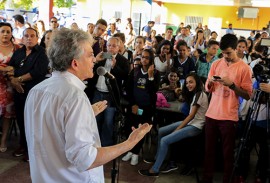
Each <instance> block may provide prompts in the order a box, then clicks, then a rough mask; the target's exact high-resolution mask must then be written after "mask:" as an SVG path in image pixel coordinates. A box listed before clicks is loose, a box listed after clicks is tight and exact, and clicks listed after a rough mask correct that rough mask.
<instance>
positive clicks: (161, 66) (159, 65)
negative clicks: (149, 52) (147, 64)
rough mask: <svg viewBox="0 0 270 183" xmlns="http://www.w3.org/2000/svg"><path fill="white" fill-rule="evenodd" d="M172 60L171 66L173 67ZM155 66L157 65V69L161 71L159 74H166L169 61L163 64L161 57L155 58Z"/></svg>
mask: <svg viewBox="0 0 270 183" xmlns="http://www.w3.org/2000/svg"><path fill="white" fill-rule="evenodd" d="M172 62H173V61H172V59H170V65H172ZM154 64H155V67H156V69H157V70H158V71H159V72H166V69H167V61H165V62H161V60H160V58H159V57H155V59H154Z"/></svg>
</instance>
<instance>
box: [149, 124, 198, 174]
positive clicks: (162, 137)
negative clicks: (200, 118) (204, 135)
mask: <svg viewBox="0 0 270 183" xmlns="http://www.w3.org/2000/svg"><path fill="white" fill-rule="evenodd" d="M181 123H182V121H181V122H176V123H173V124H170V125H168V126H164V127H162V128H160V129H159V130H158V149H157V154H156V162H155V164H154V165H153V167H152V170H153V171H154V172H159V169H160V167H161V165H162V163H163V161H164V159H165V157H166V155H167V152H168V148H169V145H171V144H173V143H175V142H178V141H180V140H183V139H186V138H190V137H194V136H197V135H199V134H200V133H201V132H202V130H200V129H199V128H197V127H194V126H192V125H187V126H185V127H184V128H182V129H180V130H177V131H176V132H173V131H174V130H175V129H176V128H177V127H178V126H179V125H180V124H181Z"/></svg>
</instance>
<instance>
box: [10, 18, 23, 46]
mask: <svg viewBox="0 0 270 183" xmlns="http://www.w3.org/2000/svg"><path fill="white" fill-rule="evenodd" d="M13 20H14V27H15V28H14V29H13V32H12V34H13V37H14V38H15V43H16V44H20V45H22V44H23V42H22V38H23V31H24V30H25V28H26V27H25V26H24V17H23V16H22V15H14V16H13Z"/></svg>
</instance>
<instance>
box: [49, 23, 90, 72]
mask: <svg viewBox="0 0 270 183" xmlns="http://www.w3.org/2000/svg"><path fill="white" fill-rule="evenodd" d="M83 43H89V44H90V45H92V41H91V38H90V36H89V34H88V33H86V32H84V31H82V30H70V29H65V28H63V29H61V30H59V31H55V32H53V37H52V39H51V42H50V46H49V48H48V50H47V54H48V57H49V59H50V62H51V66H52V69H53V70H56V71H61V72H62V71H66V70H67V69H68V68H70V66H71V62H72V60H73V59H78V58H80V57H81V55H82V54H83V53H84V49H83Z"/></svg>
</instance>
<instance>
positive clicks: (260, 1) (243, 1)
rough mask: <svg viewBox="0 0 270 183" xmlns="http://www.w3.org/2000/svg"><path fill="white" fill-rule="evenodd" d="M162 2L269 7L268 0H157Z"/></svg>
mask: <svg viewBox="0 0 270 183" xmlns="http://www.w3.org/2000/svg"><path fill="white" fill-rule="evenodd" d="M160 1H161V2H163V3H177V4H201V5H213V6H249V7H251V6H252V7H270V0H159V2H160Z"/></svg>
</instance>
